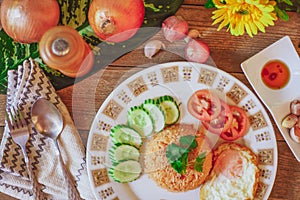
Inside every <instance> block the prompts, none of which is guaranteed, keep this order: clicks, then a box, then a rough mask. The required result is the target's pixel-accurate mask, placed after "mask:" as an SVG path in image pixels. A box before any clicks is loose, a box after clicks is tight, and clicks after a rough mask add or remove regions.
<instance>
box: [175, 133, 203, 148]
mask: <svg viewBox="0 0 300 200" xmlns="http://www.w3.org/2000/svg"><path fill="white" fill-rule="evenodd" d="M179 142H180V146H182V147H183V148H187V149H195V148H196V147H197V146H198V143H197V141H196V136H193V135H186V136H182V137H180V139H179Z"/></svg>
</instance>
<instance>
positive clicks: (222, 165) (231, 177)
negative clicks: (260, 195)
mask: <svg viewBox="0 0 300 200" xmlns="http://www.w3.org/2000/svg"><path fill="white" fill-rule="evenodd" d="M258 181H259V168H258V164H257V156H256V155H255V154H254V153H253V152H252V151H251V150H250V149H249V148H247V147H244V146H241V145H239V144H235V143H223V144H221V145H220V146H218V147H217V149H216V150H215V151H214V166H213V169H212V171H211V173H210V175H209V177H208V179H207V181H206V182H205V183H204V184H203V185H202V186H201V188H200V199H201V200H204V199H205V200H227V199H228V200H234V199H236V200H241V199H254V196H255V193H256V189H257V185H258Z"/></svg>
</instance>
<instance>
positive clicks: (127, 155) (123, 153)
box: [109, 144, 140, 163]
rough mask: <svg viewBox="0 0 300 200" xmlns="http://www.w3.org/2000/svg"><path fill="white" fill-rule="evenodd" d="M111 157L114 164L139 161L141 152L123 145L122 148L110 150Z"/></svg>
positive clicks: (115, 147) (116, 147) (114, 147)
mask: <svg viewBox="0 0 300 200" xmlns="http://www.w3.org/2000/svg"><path fill="white" fill-rule="evenodd" d="M109 157H110V159H111V161H112V162H116V163H117V162H121V161H125V160H135V161H139V158H140V152H139V150H138V149H137V148H136V147H133V146H130V145H127V144H123V145H121V146H113V147H112V148H111V149H110V150H109Z"/></svg>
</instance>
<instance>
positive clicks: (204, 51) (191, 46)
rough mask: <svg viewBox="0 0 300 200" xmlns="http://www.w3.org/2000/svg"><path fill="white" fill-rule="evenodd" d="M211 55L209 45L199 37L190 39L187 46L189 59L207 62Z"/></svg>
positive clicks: (186, 53) (187, 57) (186, 57)
mask: <svg viewBox="0 0 300 200" xmlns="http://www.w3.org/2000/svg"><path fill="white" fill-rule="evenodd" d="M209 56H210V50H209V47H208V45H207V44H206V43H205V42H204V41H202V40H200V39H199V38H196V39H192V40H190V41H189V42H188V44H187V45H186V47H185V59H186V60H188V61H191V62H198V63H205V62H206V61H207V59H208V58H209Z"/></svg>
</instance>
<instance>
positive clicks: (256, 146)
mask: <svg viewBox="0 0 300 200" xmlns="http://www.w3.org/2000/svg"><path fill="white" fill-rule="evenodd" d="M165 86H168V88H167V87H165ZM186 86H187V87H186ZM187 88H189V89H187ZM204 88H208V89H213V90H215V91H216V93H218V94H222V95H223V94H224V96H223V98H226V100H229V101H230V102H231V103H232V104H236V105H239V106H240V107H242V108H243V109H245V110H246V111H247V113H248V114H249V119H250V123H251V127H250V130H249V132H248V133H247V134H246V136H245V137H244V138H243V139H241V140H240V141H238V142H237V143H239V142H242V143H243V144H244V145H245V146H248V147H249V148H251V149H252V150H253V151H254V152H255V153H256V154H257V155H258V158H259V167H260V169H261V173H260V182H259V185H258V190H257V193H256V199H267V198H268V197H269V195H270V193H271V190H272V187H273V184H274V181H275V177H276V172H277V162H278V160H277V159H278V158H277V156H278V153H277V143H276V136H275V133H274V129H273V126H272V123H271V121H270V119H269V117H268V115H267V113H266V111H265V109H264V108H263V106H262V104H261V103H260V101H259V100H258V98H257V97H256V96H255V95H254V94H253V92H251V91H250V89H248V88H247V87H246V86H245V85H244V84H243V83H242V82H241V81H239V80H238V79H237V78H235V77H233V76H232V75H230V74H228V73H227V72H224V71H222V70H220V69H217V68H216V67H212V66H209V65H206V64H199V63H191V62H170V63H164V64H158V65H154V66H152V67H149V68H147V69H144V70H142V71H139V72H137V73H136V74H134V75H132V76H131V77H129V78H128V79H127V80H125V81H123V82H122V83H121V84H120V85H119V86H117V87H116V88H115V89H114V91H113V92H112V93H111V94H110V95H109V96H108V97H107V99H106V100H105V101H104V102H103V104H102V105H101V107H100V108H99V110H98V112H97V114H96V116H95V118H94V121H93V123H92V126H91V129H90V133H89V137H88V143H87V170H88V175H89V179H90V184H91V187H92V189H93V190H94V193H95V195H96V198H97V199H105V200H106V199H113V200H115V199H121V198H120V197H121V196H122V197H123V195H126V194H127V193H132V194H128V195H133V196H134V197H135V198H138V199H147V198H145V197H141V192H137V191H136V188H139V189H140V187H137V186H136V185H137V184H139V185H143V184H145V185H146V184H150V185H149V187H153V185H151V183H148V182H151V181H148V182H147V183H146V182H145V180H147V177H146V175H142V178H141V180H139V179H138V180H137V181H134V182H132V183H129V184H116V183H115V182H114V181H111V180H110V177H109V176H108V170H107V169H106V167H105V166H106V164H107V163H106V162H109V161H107V160H106V159H107V151H108V148H109V143H110V136H109V134H110V129H111V128H112V127H113V126H114V125H116V122H117V123H118V124H119V123H125V122H126V117H125V116H126V113H127V110H128V108H129V107H131V106H132V105H138V104H139V103H141V102H142V101H143V100H145V99H146V98H153V95H155V94H157V93H156V92H157V91H159V92H161V93H162V94H161V95H163V94H169V95H175V98H177V99H179V100H180V102H181V103H182V105H183V108H182V110H183V111H184V110H186V109H184V108H185V105H184V103H183V102H185V101H186V100H187V98H182V96H183V97H184V96H185V97H187V96H186V95H185V94H189V95H190V94H192V93H191V92H193V91H195V90H198V89H204ZM153 93H154V94H153ZM149 95H150V96H149ZM151 95H152V96H151ZM188 115H189V114H188V113H187V112H186V111H185V112H184V113H183V116H182V118H181V119H180V120H181V121H182V122H186V121H187V120H188V122H189V123H191V124H194V123H196V121H195V120H194V121H191V122H190V120H191V118H189V116H188ZM148 180H150V179H148ZM135 183H136V185H135ZM156 187H157V186H156ZM148 190H149V189H148ZM158 190H159V191H161V190H160V189H158ZM154 193H155V192H154ZM169 193H170V192H164V194H163V195H166V196H167V197H170V196H172V195H173V196H172V199H174V198H175V199H176V198H177V197H176V196H174V195H175V194H173V193H172V194H169ZM197 193H198V195H199V191H198V190H196V191H191V192H190V191H188V192H187V193H179V194H177V193H176V195H178V196H180V195H181V194H184V195H187V196H185V197H188V195H190V196H191V197H192V199H199V198H198V197H197V196H196V195H197ZM150 194H151V193H150ZM159 195H160V194H159ZM168 195H169V196H168ZM151 198H153V196H151ZM159 198H160V199H162V197H161V196H160V197H159ZM164 199H168V198H164Z"/></svg>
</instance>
